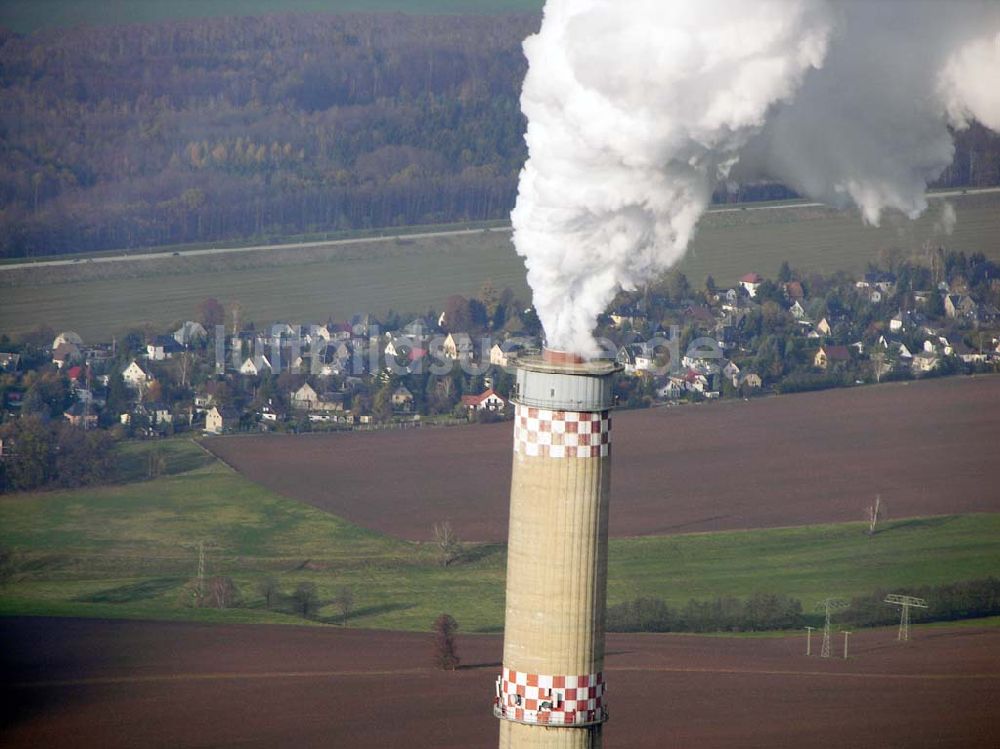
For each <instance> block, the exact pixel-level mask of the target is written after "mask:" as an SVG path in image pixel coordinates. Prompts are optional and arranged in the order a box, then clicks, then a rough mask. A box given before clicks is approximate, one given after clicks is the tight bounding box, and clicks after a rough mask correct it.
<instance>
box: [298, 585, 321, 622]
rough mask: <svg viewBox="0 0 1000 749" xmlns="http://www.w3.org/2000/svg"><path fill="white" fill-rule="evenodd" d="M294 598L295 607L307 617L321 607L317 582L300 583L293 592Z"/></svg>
mask: <svg viewBox="0 0 1000 749" xmlns="http://www.w3.org/2000/svg"><path fill="white" fill-rule="evenodd" d="M292 600H294V601H295V608H296V610H297V611H298V612H299V613H300V614H302V616H304V617H306V618H309V617H311V616H313V615H314V614H315V613H316V610H317V609H318V608H319V595H318V593H317V592H316V583H299V584H298V586H297V587H296V588H295V592H294V593H292Z"/></svg>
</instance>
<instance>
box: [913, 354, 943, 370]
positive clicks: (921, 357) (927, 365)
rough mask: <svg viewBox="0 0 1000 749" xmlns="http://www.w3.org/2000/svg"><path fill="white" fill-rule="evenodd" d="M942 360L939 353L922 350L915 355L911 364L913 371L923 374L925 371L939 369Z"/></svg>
mask: <svg viewBox="0 0 1000 749" xmlns="http://www.w3.org/2000/svg"><path fill="white" fill-rule="evenodd" d="M939 362H940V359H939V358H938V356H937V354H934V353H931V352H930V351H921V352H920V353H919V354H917V355H916V356H914V357H913V362H912V364H911V365H910V366H911V367H912V368H913V371H914V372H916V373H918V374H923V373H924V372H932V371H934V370H935V369H937V366H938V364H939Z"/></svg>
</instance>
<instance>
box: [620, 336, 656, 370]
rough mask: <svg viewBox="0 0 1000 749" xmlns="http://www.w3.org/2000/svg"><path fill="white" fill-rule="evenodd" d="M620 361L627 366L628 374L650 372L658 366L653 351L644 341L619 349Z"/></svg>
mask: <svg viewBox="0 0 1000 749" xmlns="http://www.w3.org/2000/svg"><path fill="white" fill-rule="evenodd" d="M617 360H618V363H619V364H621V365H622V366H623V367H625V373H626V374H638V373H640V372H649V371H652V370H653V369H655V368H656V361H655V360H654V357H653V351H652V350H651V349H650V347H649V346H647V345H646V344H644V343H630V344H629V345H628V346H622V347H621V348H620V349H619V350H618V356H617Z"/></svg>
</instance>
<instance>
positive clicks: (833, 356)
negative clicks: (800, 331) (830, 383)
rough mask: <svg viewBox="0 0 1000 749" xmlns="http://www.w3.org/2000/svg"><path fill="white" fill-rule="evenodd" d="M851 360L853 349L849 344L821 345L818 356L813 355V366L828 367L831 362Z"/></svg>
mask: <svg viewBox="0 0 1000 749" xmlns="http://www.w3.org/2000/svg"><path fill="white" fill-rule="evenodd" d="M850 360H851V351H850V349H848V348H847V346H820V347H819V351H817V352H816V356H814V357H813V366H814V367H817V368H819V369H826V368H827V367H828V366H830V365H831V364H835V363H837V362H847V361H850Z"/></svg>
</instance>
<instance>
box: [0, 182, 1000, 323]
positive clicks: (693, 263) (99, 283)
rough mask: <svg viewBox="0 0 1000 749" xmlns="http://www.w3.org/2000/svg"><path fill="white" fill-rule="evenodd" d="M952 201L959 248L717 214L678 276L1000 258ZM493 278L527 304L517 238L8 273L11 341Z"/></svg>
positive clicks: (313, 306)
mask: <svg viewBox="0 0 1000 749" xmlns="http://www.w3.org/2000/svg"><path fill="white" fill-rule="evenodd" d="M952 203H953V204H954V205H955V207H956V211H957V214H958V224H957V226H956V227H955V232H954V234H953V235H951V236H948V237H942V236H941V235H940V234H937V233H935V230H934V226H935V223H936V222H937V221H938V220H939V216H940V210H941V205H942V203H941V202H940V201H933V202H932V203H931V208H930V209H929V210H928V212H927V214H926V215H925V216H924V217H922V218H921V219H919V220H918V221H915V222H910V221H908V220H906V219H901V218H899V217H898V216H890V217H887V219H886V221H885V222H884V224H883V226H882V227H880V228H871V227H865V226H863V225H862V223H861V221H860V219H859V218H858V217H857V215H856V214H854V213H839V212H836V211H833V210H830V209H825V208H787V207H781V206H776V207H774V208H773V209H770V210H748V211H726V212H714V213H709V214H708V215H707V216H706V217H705V218H704V219H703V221H702V225H701V227H700V229H699V233H698V235H697V237H696V239H695V241H694V244H693V246H692V248H691V250H690V251H689V253H688V255H687V256H686V257H685V258H684V260H683V261H682V262H681V264H680V268H681V269H682V270H683V271H684V272H685V273H687V275H688V277H689V278H690V279H691V281H692V283H693V284H695V285H696V286H698V285H700V284H701V282H702V281H703V280H704V278H705V276H706V275H708V274H711V275H713V276H714V277H715V279H716V281H717V282H718V283H720V284H726V283H733V282H734V281H735V280H736V278H738V277H739V276H740V275H742V274H744V273H746V272H748V271H751V270H756V271H758V272H760V273H763V274H765V275H771V276H773V275H774V274H775V273H776V271H777V269H778V267H779V266H780V264H781V262H782V261H783V260H788V261H789V262H791V263H792V264H793V265H794V266H796V267H799V268H802V269H804V270H806V271H808V272H812V271H822V272H831V271H835V270H845V271H850V272H859V271H862V270H863V269H864V268H865V265H866V264H867V263H868V262H869V261H872V260H875V259H876V257H877V255H878V252H879V250H880V249H882V248H884V247H900V248H903V249H914V248H920V247H921V246H923V245H924V244H925V243H942V244H944V245H945V246H947V247H948V248H950V249H955V250H964V251H966V252H983V253H985V254H986V255H988V256H989V257H992V258H994V259H1000V193H992V194H983V195H969V196H966V197H960V198H955V199H953V200H952ZM486 279H490V280H492V281H493V283H494V285H495V286H496V287H498V288H503V287H504V286H510V287H511V288H512V289H514V290H515V291H516V292H517V293H518V294H519V295H521V296H522V298H523V299H525V300H527V299H528V298H529V293H528V289H527V286H526V283H525V271H524V264H523V261H522V260H521V258H519V257H518V256H517V255H516V254H515V252H514V250H513V247H512V245H511V243H510V235H509V234H508V233H507V232H502V231H489V232H485V231H484V232H481V233H475V234H466V235H459V236H455V237H440V238H430V239H412V238H410V239H387V240H385V241H383V242H375V243H366V244H358V245H340V246H337V247H331V248H326V249H314V248H303V249H294V248H289V249H281V250H273V251H270V250H269V251H260V252H246V253H232V254H225V255H209V256H198V257H184V256H181V257H173V256H168V257H163V258H159V259H152V260H137V261H130V262H122V263H80V264H74V265H67V266H56V267H51V268H44V269H27V270H2V269H0V295H2V301H0V333H8V334H18V333H24V332H27V331H30V330H33V329H35V328H37V327H38V326H40V325H48V326H50V327H52V328H54V329H56V330H61V329H71V330H75V331H77V332H78V333H80V334H81V335H82V336H83V337H84V340H87V341H94V340H108V339H110V337H111V335H112V334H115V333H120V332H121V331H123V330H126V329H128V328H130V327H134V326H137V325H139V324H142V323H149V324H152V325H154V326H155V327H157V328H160V329H162V328H164V327H165V326H167V325H169V324H171V323H173V322H175V321H179V320H184V319H189V318H191V317H192V316H194V315H195V314H196V309H197V306H198V304H199V303H200V302H201V301H202V300H203V299H205V298H206V297H210V296H214V297H216V298H218V299H219V300H221V301H223V302H230V301H234V300H238V301H239V302H240V304H241V305H242V308H243V315H244V318H245V319H248V320H255V321H257V322H260V323H268V322H271V321H274V320H286V321H291V322H311V321H320V322H322V321H325V320H326V319H327V318H328V317H331V316H332V317H333V318H334V319H344V318H346V317H348V316H350V315H351V314H353V313H355V312H373V313H383V312H385V311H386V310H388V309H390V308H391V309H395V310H397V311H401V312H404V313H414V314H416V313H422V312H425V311H426V310H427V309H428V308H430V307H436V308H438V309H440V308H441V307H442V306H443V302H444V300H445V299H447V297H448V296H450V295H451V294H471V293H475V292H476V291H477V290H478V289H479V287H480V286H481V285H482V282H483V281H484V280H486Z"/></svg>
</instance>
